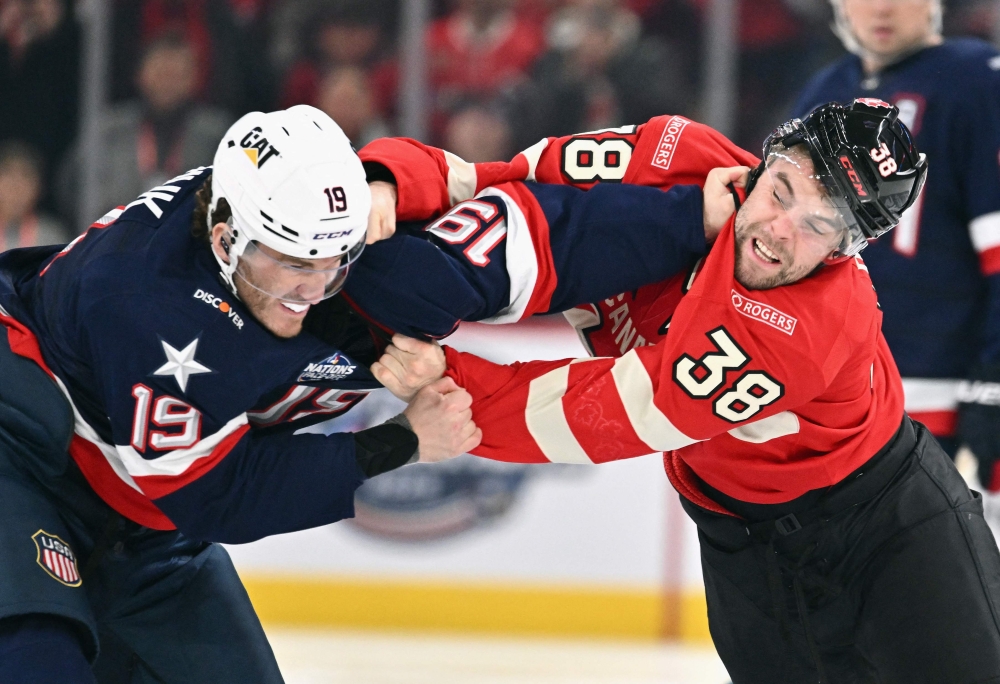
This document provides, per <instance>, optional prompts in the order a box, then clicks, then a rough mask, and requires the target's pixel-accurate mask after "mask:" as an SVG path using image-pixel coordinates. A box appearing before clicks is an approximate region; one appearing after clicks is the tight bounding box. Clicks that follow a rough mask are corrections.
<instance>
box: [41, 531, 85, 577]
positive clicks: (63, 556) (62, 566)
mask: <svg viewBox="0 0 1000 684" xmlns="http://www.w3.org/2000/svg"><path fill="white" fill-rule="evenodd" d="M31 539H32V541H34V542H35V548H36V549H37V550H38V557H37V559H36V560H37V561H38V564H39V565H40V566H41V567H42V569H43V570H45V572H47V573H48V574H49V577H51V578H52V579H54V580H56V581H57V582H61V583H62V584H65V585H66V586H67V587H78V586H80V584H82V580H81V579H80V571H79V569H78V568H77V567H76V554H74V553H73V550H72V549H71V548H69V544H67V543H66V542H64V541H63V540H62V539H60V538H59V537H57V536H55V535H54V534H49V533H48V532H46V531H45V530H38V531H37V532H35V533H34V534H33V535H31Z"/></svg>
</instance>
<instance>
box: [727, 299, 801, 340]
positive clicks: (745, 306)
mask: <svg viewBox="0 0 1000 684" xmlns="http://www.w3.org/2000/svg"><path fill="white" fill-rule="evenodd" d="M732 293H733V306H735V307H736V310H737V311H739V312H740V313H741V314H743V315H744V316H746V317H747V318H752V319H754V320H757V321H760V322H761V323H767V324H768V325H769V326H771V327H772V328H777V329H778V330H780V331H781V332H783V333H786V334H788V335H791V334H792V333H793V332H795V325H796V324H797V323H798V322H799V320H798V319H797V318H793V317H791V316H789V315H788V314H786V313H782V312H780V311H778V310H777V309H775V308H774V307H773V306H769V305H767V304H762V303H761V302H756V301H754V300H752V299H749V298H748V297H744V296H743V295H741V294H740V293H739V292H737V291H736V290H733V291H732Z"/></svg>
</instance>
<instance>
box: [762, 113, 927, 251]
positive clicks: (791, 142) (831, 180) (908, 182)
mask: <svg viewBox="0 0 1000 684" xmlns="http://www.w3.org/2000/svg"><path fill="white" fill-rule="evenodd" d="M797 145H804V146H805V148H806V149H807V150H808V152H809V157H810V159H811V160H812V164H813V167H814V168H813V171H812V174H811V175H814V176H815V177H817V178H818V179H819V180H820V181H821V182H822V183H823V185H824V186H825V189H826V192H827V195H828V200H829V202H830V203H831V204H832V205H833V206H834V207H835V208H836V209H838V210H839V212H840V215H841V217H842V219H843V223H844V237H843V239H842V240H841V243H840V246H839V247H838V248H837V249H836V250H835V252H834V254H833V255H832V256H833V257H834V258H836V257H845V256H852V255H854V254H857V253H858V252H860V251H861V250H862V249H864V247H865V245H867V243H868V240H873V239H875V238H877V237H879V236H880V235H883V234H884V233H886V232H888V231H889V230H891V229H892V228H894V227H895V226H896V225H897V224H898V223H899V219H900V216H902V214H903V212H904V211H906V209H907V208H909V207H910V205H912V204H913V202H914V201H915V200H916V198H917V196H918V195H919V194H920V190H921V188H922V187H923V184H924V181H925V180H926V178H927V158H926V156H925V155H923V154H920V153H919V152H918V151H917V148H916V147H915V146H914V144H913V140H912V138H911V136H910V131H909V130H908V129H907V128H906V126H905V125H904V124H903V123H902V122H901V121H899V110H898V109H897V108H896V107H894V106H892V105H890V104H889V103H887V102H883V101H882V100H877V99H873V98H861V99H857V100H854V102H852V103H851V104H850V105H848V106H846V107H845V106H843V105H841V104H838V103H836V102H831V103H828V104H825V105H822V106H820V107H817V108H816V109H814V110H813V111H812V112H811V113H810V114H809V115H808V116H806V117H805V118H804V119H801V120H800V119H792V120H791V121H789V122H787V123H784V124H782V125H781V126H779V127H778V128H777V129H775V130H774V132H773V133H771V135H770V136H768V138H767V140H766V141H765V142H764V155H763V156H764V160H763V161H762V162H761V164H760V166H758V167H757V168H756V169H754V171H753V172H751V177H750V179H749V182H748V188H750V189H752V188H753V184H754V183H756V181H757V180H758V179H759V178H760V175H761V174H762V173H763V172H764V171H765V170H766V169H767V168H768V166H769V165H770V163H771V160H773V159H775V158H776V157H781V156H782V155H783V154H785V153H786V151H787V150H790V149H791V148H794V147H795V146H797Z"/></svg>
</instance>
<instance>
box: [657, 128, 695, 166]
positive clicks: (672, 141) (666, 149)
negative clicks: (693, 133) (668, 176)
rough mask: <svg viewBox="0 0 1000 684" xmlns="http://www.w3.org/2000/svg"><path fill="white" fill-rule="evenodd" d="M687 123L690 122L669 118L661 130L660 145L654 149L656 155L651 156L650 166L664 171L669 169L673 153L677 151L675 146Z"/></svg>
mask: <svg viewBox="0 0 1000 684" xmlns="http://www.w3.org/2000/svg"><path fill="white" fill-rule="evenodd" d="M689 123H691V122H690V121H688V120H687V119H685V118H684V117H682V116H674V117H671V119H670V121H668V122H667V125H666V126H664V128H663V135H662V136H660V144H659V145H658V146H657V147H656V154H654V155H653V161H651V162H650V164H652V165H653V166H656V167H658V168H661V169H663V170H664V171H666V170H668V169H669V168H670V162H672V161H673V160H674V152H676V151H677V145H678V143H680V141H681V133H683V132H684V127H685V126H687V125H688V124H689Z"/></svg>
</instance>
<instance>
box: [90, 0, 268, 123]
mask: <svg viewBox="0 0 1000 684" xmlns="http://www.w3.org/2000/svg"><path fill="white" fill-rule="evenodd" d="M234 8H236V9H237V10H238V11H239V13H238V14H237V12H236V11H234ZM267 9H268V6H267V3H266V1H265V0H116V2H115V12H114V25H113V27H112V30H113V39H114V45H115V48H114V50H113V60H112V73H111V80H110V86H111V93H110V95H111V99H112V101H116V102H118V101H123V100H132V99H134V98H135V97H137V96H138V94H139V93H138V92H137V90H136V82H135V79H134V78H133V74H134V70H135V64H136V63H137V62H138V61H139V60H140V59H141V57H142V55H143V53H144V51H145V49H146V46H148V45H149V44H150V43H151V42H153V41H155V40H157V39H158V38H159V37H160V36H161V35H163V34H165V33H174V34H180V35H183V36H184V37H185V39H186V40H187V41H188V42H189V43H190V44H191V47H192V50H193V51H194V55H195V64H196V69H197V72H196V81H195V90H194V94H193V96H194V98H195V99H197V100H200V101H202V102H204V103H206V104H211V105H214V106H216V107H220V108H222V109H225V110H227V111H228V112H230V113H231V114H234V115H237V114H242V113H244V112H247V111H252V110H255V109H261V110H266V109H270V108H272V106H273V105H274V101H275V94H274V93H275V79H274V76H273V72H272V70H271V68H270V64H269V62H268V59H267V36H266V22H267Z"/></svg>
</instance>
